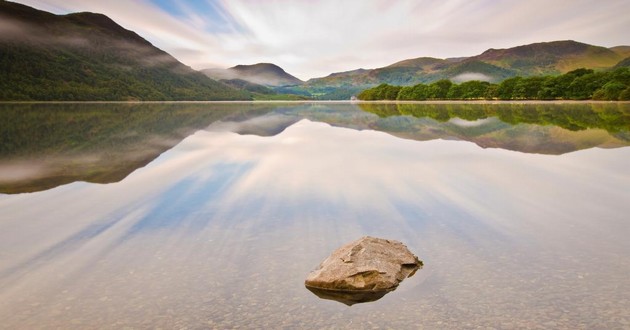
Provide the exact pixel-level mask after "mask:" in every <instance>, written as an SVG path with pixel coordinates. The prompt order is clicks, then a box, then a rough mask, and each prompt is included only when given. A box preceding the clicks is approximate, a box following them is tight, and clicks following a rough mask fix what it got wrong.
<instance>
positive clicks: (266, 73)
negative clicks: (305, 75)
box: [201, 63, 303, 87]
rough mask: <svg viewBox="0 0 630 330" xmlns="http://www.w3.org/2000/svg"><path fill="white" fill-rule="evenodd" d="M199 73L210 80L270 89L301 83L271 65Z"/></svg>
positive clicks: (236, 67)
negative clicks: (232, 81)
mask: <svg viewBox="0 0 630 330" xmlns="http://www.w3.org/2000/svg"><path fill="white" fill-rule="evenodd" d="M201 72H203V73H204V74H205V75H207V76H208V77H210V78H212V79H217V80H221V79H225V80H233V79H240V80H245V81H248V82H250V83H254V84H258V85H263V86H272V87H280V86H291V85H300V84H302V83H303V81H302V80H300V79H298V78H296V77H294V76H292V75H290V74H288V73H287V72H286V71H284V69H282V68H281V67H279V66H277V65H275V64H272V63H258V64H253V65H237V66H234V67H231V68H228V69H205V70H202V71H201Z"/></svg>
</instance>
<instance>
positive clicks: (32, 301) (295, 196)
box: [0, 103, 630, 329]
mask: <svg viewBox="0 0 630 330" xmlns="http://www.w3.org/2000/svg"><path fill="white" fill-rule="evenodd" d="M0 119H1V120H0V128H1V131H0V134H1V135H0V138H1V142H2V143H1V147H0V320H2V322H1V324H0V328H7V329H17V328H28V329H37V328H63V329H69V328H79V329H85V328H113V329H119V328H125V327H130V328H159V327H162V328H194V329H199V328H219V329H224V328H287V329H293V328H396V329H401V328H427V329H442V328H444V329H448V328H453V329H465V328H477V327H484V328H485V327H493V328H503V329H511V328H514V329H518V328H552V329H562V328H567V329H581V328H584V329H603V328H610V329H612V328H616V329H619V328H629V327H630V277H628V274H630V257H629V255H630V240H629V239H628V236H629V235H630V220H629V219H628V214H630V148H629V147H628V146H630V104H628V103H621V104H617V103H613V104H597V103H596V104H584V103H577V104H525V105H524V104H474V105H470V104H421V105H417V104H416V105H410V104H398V105H397V104H383V103H378V104H328V103H306V104H300V103H294V104H267V103H243V104H213V103H205V104H204V103H201V104H198V103H184V104H176V103H175V104H18V105H14V104H2V105H0ZM365 235H370V236H376V237H383V238H389V239H395V240H399V241H402V242H404V243H405V244H406V245H407V246H408V247H409V249H410V250H411V251H412V252H414V253H415V254H417V255H418V256H419V257H420V259H422V260H423V261H424V268H423V269H421V270H419V271H418V272H417V273H416V274H415V276H413V277H411V278H409V279H406V280H405V281H404V282H403V283H402V284H401V285H400V287H399V288H398V289H397V290H396V291H394V292H392V293H390V294H388V295H386V296H385V297H383V298H382V299H380V300H378V301H375V302H371V303H364V304H357V305H353V306H351V307H348V306H346V305H343V304H341V303H338V302H335V301H331V300H321V299H319V298H318V297H317V296H315V295H313V294H312V293H311V292H309V291H308V290H307V289H305V287H304V279H305V278H306V276H307V274H308V273H309V272H310V271H311V270H312V269H314V268H315V267H316V266H317V265H318V264H319V263H320V262H321V261H322V260H323V259H324V258H326V257H327V256H328V255H329V254H330V253H331V252H332V251H333V250H334V249H336V248H337V247H339V246H341V245H343V244H345V243H347V242H350V241H352V240H355V239H358V238H359V237H361V236H365Z"/></svg>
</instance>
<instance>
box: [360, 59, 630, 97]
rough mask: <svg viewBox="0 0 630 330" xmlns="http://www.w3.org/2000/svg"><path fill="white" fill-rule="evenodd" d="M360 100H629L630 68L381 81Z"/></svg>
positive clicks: (362, 95) (364, 92)
mask: <svg viewBox="0 0 630 330" xmlns="http://www.w3.org/2000/svg"><path fill="white" fill-rule="evenodd" d="M358 98H359V99H361V100H401V101H414V100H415V101H423V100H480V99H486V100H496V99H499V100H589V99H593V100H606V101H628V100H630V68H628V67H619V68H616V69H614V70H608V71H599V72H595V71H594V70H591V69H584V68H581V69H577V70H573V71H570V72H567V73H566V74H563V75H559V76H534V77H513V78H509V79H506V80H503V81H502V82H501V83H499V84H493V83H489V82H487V81H479V80H471V81H467V82H463V83H461V84H456V83H453V82H451V81H450V80H446V79H443V80H439V81H437V82H434V83H431V84H422V83H420V84H416V85H414V86H392V85H388V84H381V85H379V86H377V87H374V88H370V89H366V90H364V91H362V92H361V93H359V95H358Z"/></svg>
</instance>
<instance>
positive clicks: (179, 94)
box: [0, 1, 251, 101]
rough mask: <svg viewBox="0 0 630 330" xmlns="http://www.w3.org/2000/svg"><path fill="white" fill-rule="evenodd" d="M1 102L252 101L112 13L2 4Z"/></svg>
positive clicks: (0, 50)
mask: <svg viewBox="0 0 630 330" xmlns="http://www.w3.org/2000/svg"><path fill="white" fill-rule="evenodd" d="M0 22H1V23H2V24H0V75H1V77H0V78H1V79H0V100H5V101H7V100H42V101H43V100H66V101H67V100H70V101H71V100H89V101H99V100H236V99H239V100H245V99H250V98H251V96H250V94H249V93H247V92H243V91H239V90H236V89H234V88H231V87H229V86H226V85H225V84H222V83H220V82H217V81H214V80H212V79H210V78H208V77H206V76H205V75H204V74H202V73H200V72H197V71H195V70H193V69H191V68H189V67H187V66H186V65H184V64H182V63H181V62H179V61H177V60H176V59H175V58H174V57H172V56H171V55H169V54H168V53H166V52H164V51H162V50H160V49H158V48H156V47H154V46H153V45H152V44H151V43H149V42H148V41H146V40H145V39H143V38H142V37H140V36H139V35H137V34H136V33H134V32H132V31H129V30H126V29H125V28H123V27H121V26H120V25H118V24H117V23H116V22H114V21H113V20H111V19H110V18H108V17H107V16H105V15H101V14H95V13H75V14H68V15H54V14H51V13H48V12H45V11H41V10H37V9H34V8H31V7H28V6H24V5H21V4H17V3H12V2H8V1H0Z"/></svg>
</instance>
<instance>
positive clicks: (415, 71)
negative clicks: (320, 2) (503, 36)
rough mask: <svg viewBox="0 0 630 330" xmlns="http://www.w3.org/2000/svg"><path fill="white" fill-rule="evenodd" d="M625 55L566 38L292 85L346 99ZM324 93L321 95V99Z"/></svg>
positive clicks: (599, 62) (558, 69) (598, 65)
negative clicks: (387, 88) (389, 88)
mask: <svg viewBox="0 0 630 330" xmlns="http://www.w3.org/2000/svg"><path fill="white" fill-rule="evenodd" d="M626 53H630V46H618V47H613V48H610V49H609V48H604V47H599V46H593V45H588V44H584V43H580V42H576V41H572V40H565V41H554V42H543V43H535V44H530V45H524V46H518V47H513V48H507V49H489V50H487V51H485V52H483V53H482V54H479V55H476V56H472V57H464V58H452V59H437V58H431V57H420V58H415V59H407V60H403V61H399V62H396V63H394V64H391V65H389V66H386V67H382V68H377V69H371V70H365V69H359V70H354V71H347V72H341V73H333V74H331V75H328V76H326V77H322V78H314V79H310V80H308V81H307V82H306V83H305V84H304V85H302V86H300V87H298V88H296V89H302V90H303V91H310V92H312V93H313V94H317V93H322V92H324V93H325V92H326V91H333V90H335V91H338V89H345V90H346V91H348V92H349V94H347V95H341V96H342V97H341V98H349V97H350V95H353V93H356V92H355V91H356V90H360V89H365V88H369V87H374V86H376V85H379V84H382V83H387V84H391V85H403V86H409V85H415V84H418V83H431V82H435V81H438V80H440V79H449V80H452V81H454V82H464V81H468V80H483V81H489V82H500V81H502V80H505V79H506V78H510V77H514V76H535V75H558V74H562V73H566V72H569V71H572V70H575V69H578V68H589V69H596V70H601V69H608V68H612V67H613V66H615V65H616V64H617V63H619V62H620V61H621V60H623V59H624V58H626V57H628V55H625V56H624V54H626ZM337 95H339V94H337ZM327 96H328V94H324V95H323V96H322V98H327Z"/></svg>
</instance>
